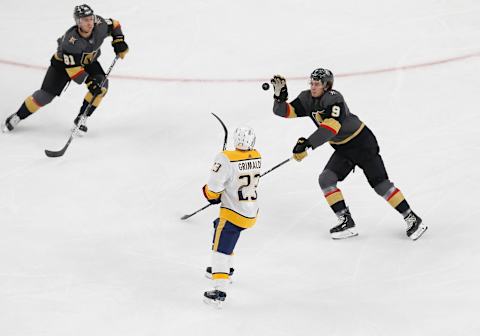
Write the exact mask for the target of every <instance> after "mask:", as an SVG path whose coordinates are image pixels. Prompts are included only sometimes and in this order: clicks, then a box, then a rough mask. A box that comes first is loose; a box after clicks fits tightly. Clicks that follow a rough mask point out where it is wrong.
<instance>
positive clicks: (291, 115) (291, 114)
mask: <svg viewBox="0 0 480 336" xmlns="http://www.w3.org/2000/svg"><path fill="white" fill-rule="evenodd" d="M285 117H286V118H296V117H297V114H296V113H295V107H293V106H292V105H290V104H289V103H287V115H286V116H285Z"/></svg>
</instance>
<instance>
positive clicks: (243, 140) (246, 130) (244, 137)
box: [233, 126, 256, 150]
mask: <svg viewBox="0 0 480 336" xmlns="http://www.w3.org/2000/svg"><path fill="white" fill-rule="evenodd" d="M255 138H256V137H255V132H254V131H253V129H252V128H251V127H248V126H241V127H238V128H237V129H236V130H235V133H233V143H234V145H235V148H236V149H240V150H252V149H253V147H254V146H255Z"/></svg>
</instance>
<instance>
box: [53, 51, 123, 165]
mask: <svg viewBox="0 0 480 336" xmlns="http://www.w3.org/2000/svg"><path fill="white" fill-rule="evenodd" d="M118 58H119V56H118V55H117V56H115V58H114V59H113V62H112V65H110V68H108V71H107V73H106V74H105V78H104V79H103V80H102V82H101V83H100V87H103V85H104V84H105V82H106V81H107V78H108V75H109V74H110V71H112V69H113V66H114V65H115V63H116V62H117V60H118ZM97 97H98V94H96V95H94V96H93V97H92V100H91V101H90V103H88V105H87V108H86V109H85V111H83V114H82V115H81V116H80V120H79V122H78V123H77V125H75V127H74V128H73V130H72V133H71V134H70V138H68V141H67V143H66V144H65V146H63V148H62V149H60V150H58V151H51V150H48V149H45V154H46V155H47V156H48V157H60V156H62V155H63V154H65V152H66V151H67V148H68V146H70V143H71V142H72V140H73V138H74V137H75V134H76V133H77V132H78V129H79V128H80V126H81V125H83V122H82V121H84V120H85V119H86V118H87V113H88V111H90V109H91V108H92V105H93V102H94V101H95V99H97Z"/></svg>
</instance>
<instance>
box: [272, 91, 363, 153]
mask: <svg viewBox="0 0 480 336" xmlns="http://www.w3.org/2000/svg"><path fill="white" fill-rule="evenodd" d="M273 112H274V113H275V114H276V115H278V116H281V117H284V118H297V117H310V119H312V121H313V122H314V123H315V125H316V126H317V127H318V129H317V130H316V131H315V132H313V134H312V135H310V137H309V138H308V140H309V141H310V144H311V145H312V147H313V148H314V149H315V148H317V147H318V146H321V145H322V144H324V143H325V142H327V141H329V142H330V144H332V145H342V144H345V143H347V142H348V141H350V140H351V139H353V138H354V137H355V136H357V135H358V134H359V133H360V131H361V130H362V129H363V127H364V126H365V124H364V123H363V122H362V121H360V119H359V118H358V117H357V116H356V115H354V114H352V113H351V112H350V110H349V109H348V106H347V104H346V103H345V100H344V99H343V96H342V94H341V93H340V92H338V91H336V90H329V91H326V92H325V93H324V94H323V95H322V96H321V97H319V98H313V97H312V95H311V93H310V90H305V91H302V92H301V93H300V94H299V95H298V97H297V98H295V99H294V100H293V101H292V102H291V103H287V102H278V101H275V103H274V105H273Z"/></svg>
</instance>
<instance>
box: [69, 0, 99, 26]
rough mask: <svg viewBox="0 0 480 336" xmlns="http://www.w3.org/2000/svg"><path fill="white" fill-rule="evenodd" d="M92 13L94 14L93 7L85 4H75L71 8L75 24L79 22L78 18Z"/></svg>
mask: <svg viewBox="0 0 480 336" xmlns="http://www.w3.org/2000/svg"><path fill="white" fill-rule="evenodd" d="M92 15H93V16H95V14H94V13H93V9H92V8H91V7H90V6H89V5H86V4H83V5H78V6H75V8H74V9H73V18H74V20H75V23H76V24H77V25H78V24H79V22H80V18H84V17H87V16H92Z"/></svg>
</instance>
